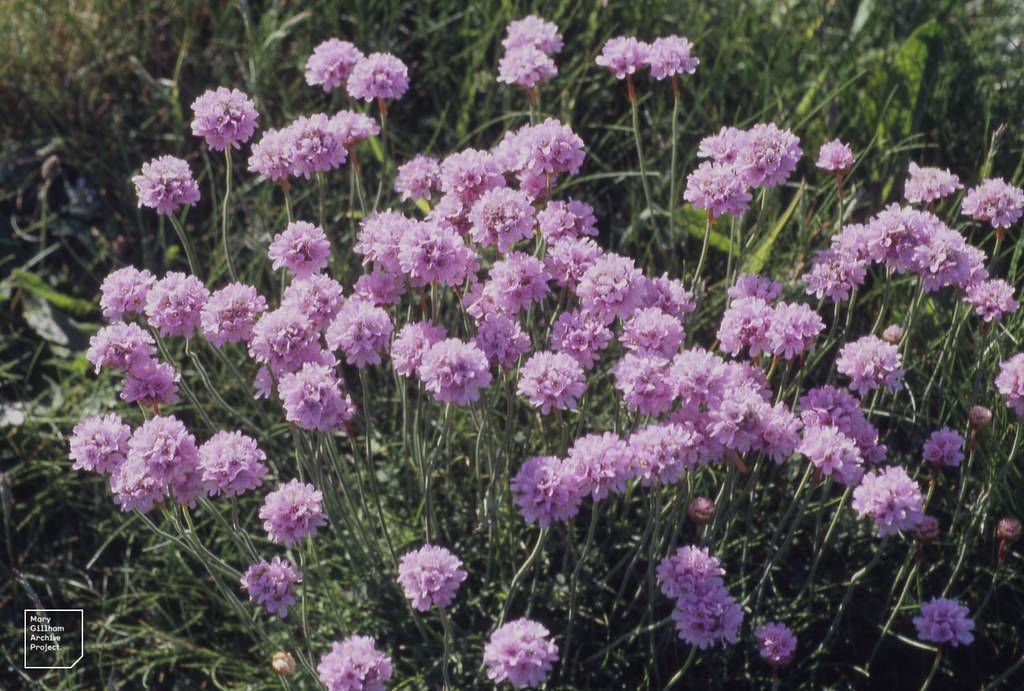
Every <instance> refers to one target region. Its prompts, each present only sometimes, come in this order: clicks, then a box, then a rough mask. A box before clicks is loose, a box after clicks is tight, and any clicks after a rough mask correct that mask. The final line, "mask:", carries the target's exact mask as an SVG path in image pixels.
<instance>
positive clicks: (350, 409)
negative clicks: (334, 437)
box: [278, 362, 355, 432]
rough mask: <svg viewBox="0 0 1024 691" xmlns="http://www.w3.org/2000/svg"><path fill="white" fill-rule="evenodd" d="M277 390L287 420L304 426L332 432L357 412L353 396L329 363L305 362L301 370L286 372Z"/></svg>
mask: <svg viewBox="0 0 1024 691" xmlns="http://www.w3.org/2000/svg"><path fill="white" fill-rule="evenodd" d="M278 393H279V394H280V396H281V402H282V404H283V405H284V412H285V419H286V420H288V422H294V423H295V424H296V425H298V426H299V427H301V428H302V429H308V430H319V431H321V432H333V431H335V430H338V429H341V428H342V427H343V426H344V425H345V423H347V422H348V421H349V420H351V419H352V417H353V416H354V415H355V406H354V405H353V404H352V399H351V398H350V397H349V396H348V394H346V393H344V391H342V386H341V380H340V379H338V378H337V376H336V375H335V374H334V370H333V368H332V367H330V366H328V365H323V364H320V363H316V362H306V363H304V364H303V365H302V367H301V368H300V369H299V370H298V371H296V372H290V373H286V374H284V375H283V376H282V377H281V381H280V384H279V386H278Z"/></svg>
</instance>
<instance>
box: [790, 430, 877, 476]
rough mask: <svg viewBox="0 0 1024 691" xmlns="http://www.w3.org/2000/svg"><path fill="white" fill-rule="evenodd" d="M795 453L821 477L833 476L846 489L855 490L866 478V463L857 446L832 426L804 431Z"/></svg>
mask: <svg viewBox="0 0 1024 691" xmlns="http://www.w3.org/2000/svg"><path fill="white" fill-rule="evenodd" d="M796 450H797V451H798V452H799V453H801V454H803V455H804V456H806V457H807V459H808V460H809V461H810V462H811V464H812V465H813V466H814V467H815V468H816V469H817V470H818V471H820V472H821V474H822V475H826V476H833V477H834V478H835V480H836V481H837V482H840V483H842V484H844V485H846V486H847V487H855V486H856V485H857V484H858V483H859V482H860V480H861V478H862V477H863V475H864V469H863V463H864V462H863V460H862V459H861V455H860V450H859V449H858V448H857V445H856V444H855V443H854V442H853V440H852V439H850V438H849V437H848V436H846V435H845V434H843V433H842V432H841V431H839V429H838V428H837V427H833V426H832V425H814V426H810V427H807V428H805V429H804V439H803V441H802V442H800V445H799V446H798V447H797V449H796Z"/></svg>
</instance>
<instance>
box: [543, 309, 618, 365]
mask: <svg viewBox="0 0 1024 691" xmlns="http://www.w3.org/2000/svg"><path fill="white" fill-rule="evenodd" d="M611 340H612V332H611V329H609V328H608V327H607V326H605V325H604V324H603V323H602V322H601V320H599V319H597V318H596V317H594V316H593V315H591V314H590V313H589V312H581V311H579V310H573V311H571V312H563V313H562V314H560V315H558V319H556V320H555V324H554V326H553V327H552V328H551V350H553V351H554V352H556V353H566V354H568V355H571V356H572V357H573V358H574V359H575V360H576V362H578V363H580V366H581V367H582V368H583V369H585V370H589V369H591V368H592V367H593V366H594V365H595V364H596V363H597V360H598V358H600V353H601V351H602V350H604V349H605V348H607V347H608V344H609V343H610V342H611Z"/></svg>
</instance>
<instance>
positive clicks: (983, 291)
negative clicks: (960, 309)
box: [964, 278, 1020, 322]
mask: <svg viewBox="0 0 1024 691" xmlns="http://www.w3.org/2000/svg"><path fill="white" fill-rule="evenodd" d="M964 299H965V300H966V302H967V304H969V305H971V306H972V307H974V312H975V314H977V315H978V316H979V317H981V318H982V319H983V320H984V321H986V322H992V321H998V320H1000V319H1002V318H1003V317H1004V316H1005V315H1007V314H1012V313H1013V312H1016V311H1017V308H1018V307H1019V306H1020V305H1018V304H1017V301H1016V300H1014V299H1013V286H1011V285H1010V284H1009V283H1007V282H1006V281H1004V280H1003V279H1001V278H993V279H989V280H985V281H977V282H974V283H971V284H970V285H969V286H967V295H966V297H965V298H964Z"/></svg>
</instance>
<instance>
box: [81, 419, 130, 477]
mask: <svg viewBox="0 0 1024 691" xmlns="http://www.w3.org/2000/svg"><path fill="white" fill-rule="evenodd" d="M131 436H132V429H131V427H129V426H128V425H126V424H124V422H123V421H122V420H121V418H120V417H118V416H117V415H114V414H109V415H104V416H103V417H100V416H98V415H92V416H90V417H87V418H83V419H82V421H81V422H79V423H78V424H77V425H75V429H74V430H72V432H71V440H70V447H71V458H72V460H74V465H72V466H71V467H72V468H73V469H74V470H90V471H93V472H96V473H113V472H114V471H115V470H117V469H118V468H119V467H121V464H122V463H124V460H125V456H126V455H127V454H128V440H129V439H130V438H131Z"/></svg>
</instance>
